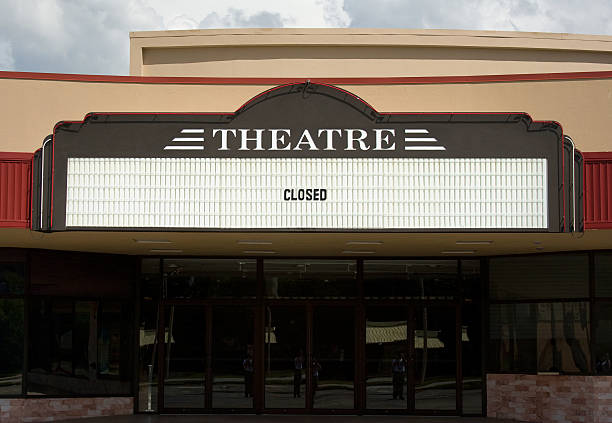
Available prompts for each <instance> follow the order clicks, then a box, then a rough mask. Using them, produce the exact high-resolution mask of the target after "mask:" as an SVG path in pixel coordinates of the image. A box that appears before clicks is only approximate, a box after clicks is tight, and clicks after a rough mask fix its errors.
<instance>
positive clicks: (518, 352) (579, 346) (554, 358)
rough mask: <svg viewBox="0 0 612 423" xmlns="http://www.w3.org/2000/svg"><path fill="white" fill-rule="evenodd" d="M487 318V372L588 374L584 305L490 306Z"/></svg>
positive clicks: (588, 362)
mask: <svg viewBox="0 0 612 423" xmlns="http://www.w3.org/2000/svg"><path fill="white" fill-rule="evenodd" d="M489 318H490V324H489V330H490V336H489V339H490V342H491V347H490V351H491V354H490V356H489V357H490V364H489V367H490V370H491V371H508V372H535V371H538V372H553V373H558V372H563V373H586V372H588V371H589V369H590V349H589V343H588V333H589V304H588V303H586V302H563V303H533V304H492V305H491V306H490V310H489Z"/></svg>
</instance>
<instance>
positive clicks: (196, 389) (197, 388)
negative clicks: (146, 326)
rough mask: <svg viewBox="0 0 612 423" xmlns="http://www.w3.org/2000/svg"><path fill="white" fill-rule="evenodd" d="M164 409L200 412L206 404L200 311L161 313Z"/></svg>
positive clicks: (187, 309)
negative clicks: (164, 333) (163, 343)
mask: <svg viewBox="0 0 612 423" xmlns="http://www.w3.org/2000/svg"><path fill="white" fill-rule="evenodd" d="M165 320H166V324H167V327H166V333H167V336H166V344H165V353H166V357H165V364H164V365H165V380H164V406H165V407H166V408H179V409H189V408H204V405H205V400H206V379H207V371H206V370H207V363H206V312H205V310H204V308H203V307H185V306H169V307H166V309H165Z"/></svg>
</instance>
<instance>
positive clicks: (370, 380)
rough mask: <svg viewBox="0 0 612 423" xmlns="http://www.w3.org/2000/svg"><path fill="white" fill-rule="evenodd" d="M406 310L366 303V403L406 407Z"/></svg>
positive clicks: (381, 406)
mask: <svg viewBox="0 0 612 423" xmlns="http://www.w3.org/2000/svg"><path fill="white" fill-rule="evenodd" d="M407 359H408V310H407V309H406V308H405V307H369V308H368V309H367V310H366V407H367V408H368V409H378V410H387V409H393V408H397V409H406V407H407V406H408V402H407V389H406V383H407V378H406V366H407Z"/></svg>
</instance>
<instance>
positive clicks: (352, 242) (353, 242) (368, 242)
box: [346, 241, 383, 245]
mask: <svg viewBox="0 0 612 423" xmlns="http://www.w3.org/2000/svg"><path fill="white" fill-rule="evenodd" d="M346 244H347V245H382V244H383V242H382V241H347V242H346Z"/></svg>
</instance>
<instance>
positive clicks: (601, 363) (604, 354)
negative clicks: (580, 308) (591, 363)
mask: <svg viewBox="0 0 612 423" xmlns="http://www.w3.org/2000/svg"><path fill="white" fill-rule="evenodd" d="M593 316H594V319H595V321H594V322H593V324H594V325H595V342H596V343H595V345H594V346H593V349H594V351H593V352H594V356H595V360H596V361H595V373H597V374H602V375H610V374H612V304H610V303H599V304H596V305H595V310H594V313H593Z"/></svg>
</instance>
